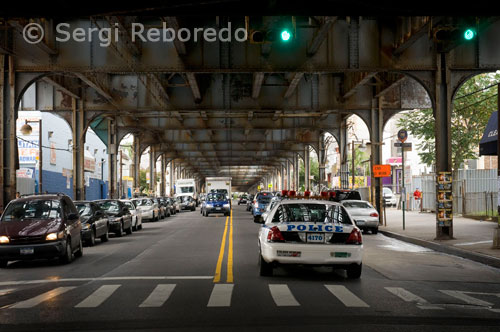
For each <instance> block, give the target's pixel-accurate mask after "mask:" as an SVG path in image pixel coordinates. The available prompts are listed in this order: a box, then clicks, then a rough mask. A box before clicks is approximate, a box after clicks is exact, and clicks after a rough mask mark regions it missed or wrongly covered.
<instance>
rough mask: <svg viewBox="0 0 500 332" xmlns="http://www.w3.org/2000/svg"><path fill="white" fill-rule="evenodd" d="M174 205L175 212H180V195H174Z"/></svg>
mask: <svg viewBox="0 0 500 332" xmlns="http://www.w3.org/2000/svg"><path fill="white" fill-rule="evenodd" d="M173 200H174V206H175V209H176V210H175V213H179V212H181V199H180V197H174V198H173Z"/></svg>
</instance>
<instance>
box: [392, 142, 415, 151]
mask: <svg viewBox="0 0 500 332" xmlns="http://www.w3.org/2000/svg"><path fill="white" fill-rule="evenodd" d="M394 146H395V147H397V148H403V149H405V151H411V143H410V142H408V143H394Z"/></svg>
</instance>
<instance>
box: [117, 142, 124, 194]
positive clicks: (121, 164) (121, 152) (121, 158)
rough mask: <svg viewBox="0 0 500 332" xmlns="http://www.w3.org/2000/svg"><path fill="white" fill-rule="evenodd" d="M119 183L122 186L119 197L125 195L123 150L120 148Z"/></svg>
mask: <svg viewBox="0 0 500 332" xmlns="http://www.w3.org/2000/svg"><path fill="white" fill-rule="evenodd" d="M118 185H119V186H120V190H119V191H118V192H119V198H122V197H123V150H121V149H120V179H119V181H118Z"/></svg>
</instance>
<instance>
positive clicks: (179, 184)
mask: <svg viewBox="0 0 500 332" xmlns="http://www.w3.org/2000/svg"><path fill="white" fill-rule="evenodd" d="M181 196H190V197H192V198H193V199H194V200H195V202H196V206H198V204H199V198H198V193H197V192H196V180H195V179H178V180H177V181H176V182H175V197H181Z"/></svg>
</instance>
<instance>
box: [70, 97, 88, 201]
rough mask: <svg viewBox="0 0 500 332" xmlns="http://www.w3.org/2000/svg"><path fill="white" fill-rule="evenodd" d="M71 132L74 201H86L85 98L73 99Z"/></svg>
mask: <svg viewBox="0 0 500 332" xmlns="http://www.w3.org/2000/svg"><path fill="white" fill-rule="evenodd" d="M71 105H72V118H71V119H72V121H71V131H72V134H73V199H74V200H84V199H85V173H84V162H85V157H84V152H85V132H84V130H85V111H84V105H83V98H82V99H81V100H79V101H77V99H76V98H72V102H71Z"/></svg>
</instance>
